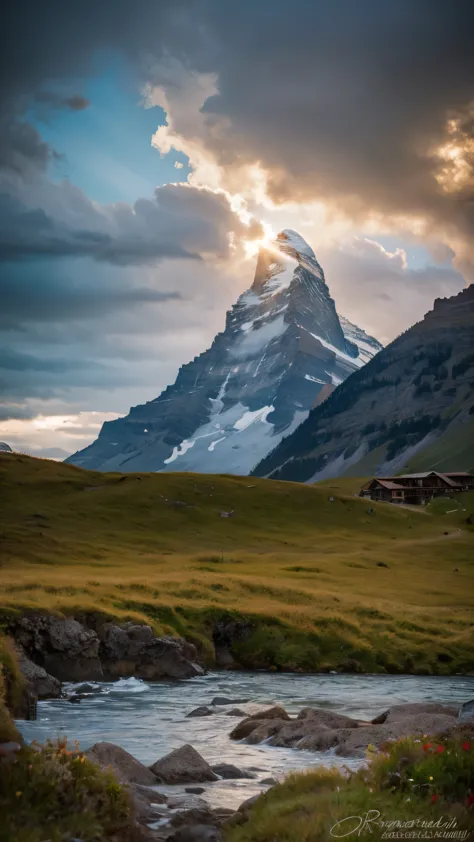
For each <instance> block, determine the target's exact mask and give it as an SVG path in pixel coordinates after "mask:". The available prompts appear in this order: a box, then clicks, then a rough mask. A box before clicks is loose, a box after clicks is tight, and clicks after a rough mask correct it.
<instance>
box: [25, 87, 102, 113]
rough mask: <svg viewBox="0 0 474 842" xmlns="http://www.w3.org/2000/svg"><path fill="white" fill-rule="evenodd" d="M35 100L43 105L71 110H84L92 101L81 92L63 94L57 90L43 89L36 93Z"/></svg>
mask: <svg viewBox="0 0 474 842" xmlns="http://www.w3.org/2000/svg"><path fill="white" fill-rule="evenodd" d="M35 102H36V103H39V104H41V105H49V106H51V107H52V108H68V109H69V110H70V111H84V109H86V108H88V107H89V105H90V102H89V100H88V99H86V98H85V97H83V96H81V95H80V94H72V95H71V96H61V94H58V93H56V92H55V91H48V90H45V91H44V90H42V91H37V92H36V93H35Z"/></svg>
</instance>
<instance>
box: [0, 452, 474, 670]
mask: <svg viewBox="0 0 474 842" xmlns="http://www.w3.org/2000/svg"><path fill="white" fill-rule="evenodd" d="M362 482H363V480H357V479H352V478H350V479H349V478H344V479H340V480H332V481H327V482H325V483H320V484H318V485H316V486H311V487H310V486H304V485H300V484H295V483H285V482H274V481H271V480H262V479H256V478H254V477H231V476H213V475H197V474H101V473H96V472H89V471H83V470H81V469H79V468H75V467H73V466H70V465H64V464H60V463H56V462H52V461H48V460H40V459H34V458H31V457H27V456H20V455H14V454H1V456H0V483H1V494H2V506H1V514H0V521H1V522H0V532H1V536H0V540H1V568H0V617H1V618H3V621H4V623H5V622H7V621H8V617H9V616H11V613H12V612H18V611H25V610H48V611H54V612H63V613H70V614H72V613H74V614H76V615H78V614H86V613H92V612H99V613H100V614H103V615H109V616H114V617H119V618H128V619H137V620H140V621H146V622H149V623H151V624H152V625H154V627H155V628H156V630H157V631H158V632H160V633H162V632H167V633H173V634H176V633H178V634H185V635H186V636H187V637H189V638H191V639H194V640H195V641H196V642H197V643H198V645H199V646H200V647H201V648H202V651H203V653H205V654H206V656H207V657H208V659H209V661H212V656H213V648H212V644H211V641H212V628H213V623H214V622H215V620H216V619H218V618H222V617H227V616H242V617H245V618H247V619H250V620H251V622H252V624H253V629H254V630H253V633H252V635H251V637H250V638H249V640H248V641H247V642H246V643H245V644H241V645H240V647H239V649H238V652H237V654H238V657H239V659H240V661H241V662H242V663H243V664H244V665H248V666H261V667H267V668H277V669H278V668H281V669H304V670H321V669H329V668H341V669H343V668H347V669H355V670H359V669H360V670H364V671H407V672H432V673H438V672H439V673H447V672H474V635H473V631H472V621H473V616H474V552H473V549H474V531H473V530H472V527H471V526H470V525H469V524H468V523H466V520H467V518H468V517H469V515H470V514H471V513H472V512H473V511H474V494H472V493H469V494H464V495H458V498H456V500H453V499H442V500H441V499H439V500H437V501H435V502H434V503H433V504H432V505H431V506H430V507H429V508H428V512H425V511H423V510H420V509H409V508H398V507H395V506H391V505H389V504H373V503H370V502H368V501H366V500H362V499H360V498H358V497H356V496H354V495H355V494H356V493H357V491H358V489H359V488H360V486H361V484H362ZM330 498H333V499H332V500H331V499H330ZM182 504H185V505H182ZM369 508H372V509H373V510H374V513H373V514H368V509H369ZM452 509H456V511H454V512H451V513H450V514H446V511H450V510H452ZM232 510H233V511H234V514H233V516H232V517H228V518H223V517H221V516H220V512H221V511H226V512H228V511H232ZM463 510H465V511H463ZM473 520H474V517H473ZM445 533H447V534H445ZM380 565H384V566H380Z"/></svg>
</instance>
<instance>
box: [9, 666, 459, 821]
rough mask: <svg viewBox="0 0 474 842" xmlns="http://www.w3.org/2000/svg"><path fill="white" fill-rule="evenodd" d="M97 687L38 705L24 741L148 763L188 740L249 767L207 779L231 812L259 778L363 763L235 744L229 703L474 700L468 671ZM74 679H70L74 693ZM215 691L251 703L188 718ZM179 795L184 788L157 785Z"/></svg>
mask: <svg viewBox="0 0 474 842" xmlns="http://www.w3.org/2000/svg"><path fill="white" fill-rule="evenodd" d="M93 687H94V692H92V693H91V694H90V695H89V696H88V697H87V698H86V699H83V700H82V702H81V703H80V704H71V703H70V702H68V701H66V700H64V699H57V700H51V701H44V702H39V704H38V719H37V720H36V721H35V722H18V723H17V724H18V726H19V728H20V730H21V732H22V734H23V736H24V737H25V739H26V740H28V741H30V740H33V739H35V740H37V741H38V742H43V741H44V740H46V739H48V738H51V739H55V738H57V737H64V736H67V737H68V739H69V740H70V741H71V742H74V740H76V739H77V740H79V743H80V747H81V748H82V749H83V750H86V749H87V748H89V747H90V746H91V745H92V744H93V743H95V742H100V741H107V742H111V743H116V744H117V745H120V746H122V747H123V748H125V749H126V750H127V751H129V752H130V753H131V754H133V755H134V756H135V757H137V758H138V759H139V760H141V761H142V762H143V763H145V764H147V765H149V764H151V763H153V762H154V761H155V760H157V759H158V758H159V757H162V756H163V755H165V754H167V753H168V752H169V751H172V750H173V749H175V748H179V746H181V745H183V743H191V744H192V745H193V746H194V748H196V749H197V751H199V752H200V754H202V756H203V757H204V758H205V759H206V760H207V761H208V762H209V763H210V764H211V765H212V764H215V763H223V762H227V763H234V764H235V765H236V766H239V767H240V768H243V769H249V768H250V767H252V768H253V769H255V770H258V771H255V772H254V774H255V775H256V778H255V780H245V779H244V780H232V781H218V782H216V783H212V784H206V785H205V788H206V793H205V795H204V796H203V797H205V798H206V800H207V801H208V802H209V803H210V804H212V805H213V806H218V805H220V806H226V807H232V808H235V807H237V806H238V804H240V803H241V802H242V801H243V800H244V799H245V798H247V797H250V796H251V795H254V794H256V793H257V792H260V791H261V790H262V789H264V788H265V786H262V785H261V783H260V781H261V780H262V779H265V778H269V777H271V778H277V779H281V778H282V777H283V776H284V775H285V774H287V773H288V772H289V771H291V770H301V769H305V768H308V767H311V766H315V765H319V764H324V765H339V766H340V765H346V766H351V765H354V764H356V763H360V761H354V760H352V761H351V760H350V759H348V758H339V757H337V756H335V755H334V754H332V753H330V752H308V751H298V750H297V749H291V748H274V747H271V746H267V745H256V746H251V745H247V744H246V743H241V742H237V743H236V742H233V741H232V740H230V739H229V732H230V731H231V730H232V728H233V727H234V726H235V725H236V724H237V722H239V721H240V719H239V718H237V717H236V718H234V717H230V716H227V715H226V712H227V711H229V709H230V708H231V707H239V708H241V709H242V710H244V711H248V712H254V711H256V710H257V709H258V707H257V706H258V705H261V704H265V705H268V704H280V705H282V706H283V707H284V708H285V709H286V710H287V711H288V713H290V714H295V713H297V712H298V711H299V710H300V709H301V708H302V707H305V706H311V707H327V708H331V709H333V710H335V711H337V712H339V713H346V714H348V715H350V716H354V717H358V718H361V719H371V718H373V717H374V716H376V715H377V714H379V713H381V712H382V711H384V710H386V709H387V708H388V707H390V706H391V705H394V704H401V703H404V702H427V701H437V702H446V703H461V702H466V701H469V700H470V699H474V677H464V676H443V677H440V676H388V675H299V674H289V673H285V674H282V673H268V672H220V673H208V674H207V675H205V676H202V677H200V678H194V679H191V680H189V681H174V682H167V681H163V682H156V683H152V682H145V681H140V680H138V679H135V678H128V679H121V680H119V681H116V682H103V683H95V684H93ZM74 688H75V685H72V684H70V685H66V686H65V689H66V691H72V690H73V689H74ZM214 696H225V697H228V698H229V699H233V700H241V699H248V700H249V702H248V703H245V704H243V703H238V704H237V703H236V704H233V705H231V706H230V707H229V706H227V707H220V708H217V710H219V713H216V714H214V715H212V716H207V717H202V718H187V717H186V714H187V713H189V712H190V711H191V710H192V709H193V708H195V707H197V706H198V705H208V704H210V702H211V700H212V699H213V697H214ZM159 789H160V790H161V791H164V792H167V791H173V792H174V793H179V792H181V791H182V788H180V787H164V786H160V787H159Z"/></svg>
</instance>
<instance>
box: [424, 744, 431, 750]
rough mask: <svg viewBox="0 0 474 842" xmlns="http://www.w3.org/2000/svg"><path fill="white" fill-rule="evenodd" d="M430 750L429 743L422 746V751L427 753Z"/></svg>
mask: <svg viewBox="0 0 474 842" xmlns="http://www.w3.org/2000/svg"><path fill="white" fill-rule="evenodd" d="M430 748H431V743H425V744H424V746H423V751H429V750H430Z"/></svg>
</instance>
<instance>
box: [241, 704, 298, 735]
mask: <svg viewBox="0 0 474 842" xmlns="http://www.w3.org/2000/svg"><path fill="white" fill-rule="evenodd" d="M268 720H278V727H279V726H282V725H284V724H285V722H288V721H290V717H289V716H288V714H287V712H286V710H285V709H284V708H282V707H280V706H279V705H273V706H272V707H270V708H267V709H266V710H261V711H258V712H257V713H253V714H252V715H251V716H247V717H246V718H245V719H243V720H242V722H239V724H238V725H236V726H235V728H234V729H233V730H232V731H231V732H230V738H231V740H245V739H246V738H247V737H248V736H249V735H250V734H251V733H252V731H255V730H256V729H257V728H258V727H259V726H260V725H265V723H266V722H267V721H268ZM275 730H276V728H275V727H274V728H273V730H272V733H275ZM267 736H268V733H267ZM265 739H266V738H265ZM257 742H260V740H258V741H257Z"/></svg>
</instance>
